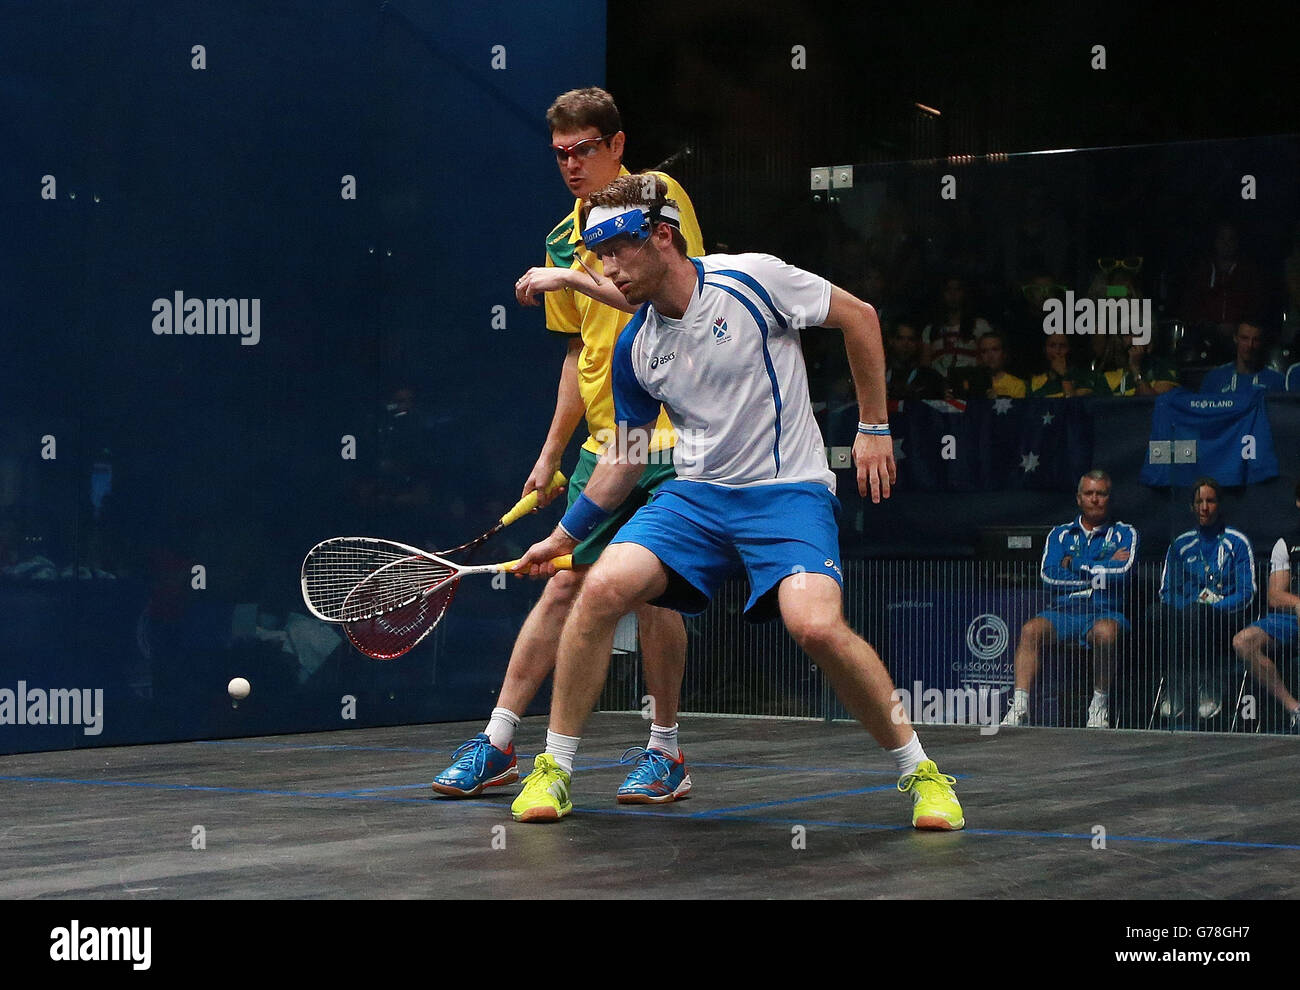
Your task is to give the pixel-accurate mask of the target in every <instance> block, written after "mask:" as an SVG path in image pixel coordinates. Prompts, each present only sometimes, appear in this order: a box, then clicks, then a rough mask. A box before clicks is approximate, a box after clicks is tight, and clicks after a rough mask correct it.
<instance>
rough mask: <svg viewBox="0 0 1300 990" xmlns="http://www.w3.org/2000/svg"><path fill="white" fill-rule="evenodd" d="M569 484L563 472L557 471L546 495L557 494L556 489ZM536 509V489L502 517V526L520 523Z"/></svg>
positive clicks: (547, 488)
mask: <svg viewBox="0 0 1300 990" xmlns="http://www.w3.org/2000/svg"><path fill="white" fill-rule="evenodd" d="M568 483H569V479H568V478H566V477H565V476H564V474H563V472H561V471H556V472H555V474H554V475H552V476H551V481H550V484H548V485H547V486H546V494H547V495H551V494H553V493H554V492H555V489H557V488H560V487H562V486H564V485H567V484H568ZM536 508H537V490H536V489H534V490H533V491H531V492H529V493H528V494H527V495H525V496H524V497H523V498H521V499H520V500H519V501H518V502H516V503H515V507H514V508H513V509H511V510H510V511H509V512H507V513H506V514H505V515H504V516H502V517H501V525H502V526H509V525H510V524H511V523H512V522H517V521H519V520H520V519H522V518H523V517H524V516H526V515H528V513H530V512H532V511H534V510H535V509H536Z"/></svg>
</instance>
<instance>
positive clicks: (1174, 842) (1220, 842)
mask: <svg viewBox="0 0 1300 990" xmlns="http://www.w3.org/2000/svg"><path fill="white" fill-rule="evenodd" d="M4 781H10V782H16V783H31V784H80V785H88V786H94V787H139V788H144V789H148V790H163V791H199V792H203V793H213V794H254V795H261V796H265V797H297V798H331V799H335V800H344V801H378V802H383V803H386V804H416V805H423V806H426V807H427V806H429V805H430V804H444V805H458V806H459V807H461V808H464V809H467V810H468V809H472V810H476V811H478V810H482V811H491V812H492V813H493V814H497V815H499V814H501V812H502V804H501V802H492V803H490V804H489V803H488V802H486V801H476V800H473V799H471V800H465V801H436V800H435V799H433V798H431V797H421V798H401V797H387V796H381V795H379V794H369V793H364V792H359V791H338V792H326V791H273V790H263V789H257V788H249V787H212V786H204V785H199V784H161V783H153V782H149V781H132V780H78V779H73V778H62V777H14V776H0V782H4ZM423 786H425V785H423V784H412V785H403V786H401V787H398V788H395V789H398V790H408V789H415V788H419V787H423ZM875 790H889V788H888V787H881V788H865V789H864V790H862V791H857V792H855V791H846V792H843V793H845V794H853V793H867V792H869V791H875ZM834 796H836V795H835V793H830V794H817V795H812V796H810V797H808V798H806V799H799V798H794V799H790V800H789V801H785V802H779V803H795V802H797V801H799V800H823V799H826V798H829V797H834ZM756 807H759V806H756ZM740 810H742V809H741V808H739V807H736V808H717V809H713V810H710V811H707V812H697V813H695V814H682V813H680V812H672V811H650V810H644V811H643V810H640V809H635V808H628V807H620V808H603V807H602V808H595V807H591V808H588V807H579V806H577V805H575V806H574V811H576V812H579V813H581V814H584V815H621V816H623V817H642V818H676V819H678V820H680V821H697V822H698V821H711V820H712V821H725V822H749V823H753V824H756V825H803V826H804V827H805V828H810V827H813V826H816V827H818V828H838V829H849V830H856V831H882V832H910V831H912V827H911V826H910V825H883V824H879V823H876V822H827V821H815V820H809V819H806V818H802V819H801V818H755V817H751V816H741V817H733V816H736V815H737V814H738V812H739V811H740ZM954 834H956V835H978V836H986V837H988V838H995V839H1068V840H1072V841H1086V842H1089V843H1091V842H1092V840H1093V839H1094V838H1095V836H1094V835H1092V833H1072V832H1032V831H1023V830H1017V829H976V828H968V829H963V830H962V831H961V832H958V833H954ZM1106 841H1107V842H1145V843H1150V844H1153V845H1171V846H1212V847H1215V848H1231V849H1283V850H1286V851H1288V852H1300V844H1292V843H1284V842H1244V841H1233V840H1228V839H1178V838H1173V837H1169V836H1159V835H1107V836H1106Z"/></svg>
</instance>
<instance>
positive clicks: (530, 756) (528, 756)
mask: <svg viewBox="0 0 1300 990" xmlns="http://www.w3.org/2000/svg"><path fill="white" fill-rule="evenodd" d="M184 745H195V746H244V747H251V748H254V749H266V748H275V749H284V750H298V749H300V750H356V751H357V752H376V753H429V754H432V755H435V756H444V755H445V756H450V755H451V753H452V752H454V751H453V750H449V749H428V748H426V747H420V746H354V745H350V744H344V743H337V744H336V743H322V744H303V743H254V742H249V741H247V740H244V739H200V740H197V741H196V742H193V743H186V744H184ZM516 755H517V757H518V758H519V759H521V760H535V759H536V758H537V756H538V754H537V753H518V754H516ZM583 759H584V758H583V757H578V760H577V762H576V764H575V766H576V768H577V769H579V770H604V769H608V768H610V767H617V766H627V767H631V766H632V764H631V763H619V762H610V761H608V760H605V761H600V762H597V763H584V762H582V760H583ZM587 759H596V758H595V757H587ZM688 765H689V766H690V767H691V769H702V770H768V771H771V772H773V773H836V774H860V775H863V776H869V777H897V776H898V771H896V770H874V769H871V768H863V767H797V766H786V765H783V764H770V763H697V762H696V761H694V760H690V761H689V763H688ZM952 776H954V777H956V778H957V779H958V780H966V779H969V775H968V774H953V775H952Z"/></svg>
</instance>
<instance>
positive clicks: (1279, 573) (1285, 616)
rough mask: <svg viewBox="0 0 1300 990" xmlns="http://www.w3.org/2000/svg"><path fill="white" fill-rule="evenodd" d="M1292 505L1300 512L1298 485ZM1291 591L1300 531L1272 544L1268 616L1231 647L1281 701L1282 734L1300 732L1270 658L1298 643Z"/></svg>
mask: <svg viewBox="0 0 1300 990" xmlns="http://www.w3.org/2000/svg"><path fill="white" fill-rule="evenodd" d="M1295 504H1296V508H1297V509H1300V485H1296V488H1295ZM1293 590H1300V529H1297V530H1294V531H1292V532H1291V533H1290V534H1288V535H1287V536H1283V537H1281V538H1280V539H1279V540H1278V541H1277V542H1276V543H1275V544H1273V553H1272V555H1271V563H1270V567H1269V574H1268V607H1269V613H1268V614H1267V615H1266V616H1264V618H1262V619H1260V620H1259V621H1258V622H1253V623H1251V624H1250V625H1248V626H1247V627H1246V628H1245V629H1243V630H1242V631H1241V632H1239V633H1237V635H1236V636H1234V637H1233V639H1232V646H1233V649H1235V650H1236V651H1237V656H1239V657H1241V659H1242V660H1244V661H1245V662H1246V664H1247V666H1248V667H1249V668H1250V673H1251V675H1252V676H1253V677H1254V678H1255V681H1256V683H1258V684H1260V685H1262V686H1263V687H1264V688H1266V689H1267V690H1268V692H1269V693H1270V694H1271V695H1273V697H1275V698H1276V699H1277V700H1278V701H1279V702H1281V704H1282V711H1283V713H1284V715H1285V721H1284V722H1283V729H1284V731H1286V732H1293V733H1300V701H1297V700H1296V699H1295V696H1294V695H1292V694H1291V692H1289V691H1288V690H1287V688H1286V684H1285V683H1284V682H1283V680H1282V677H1281V675H1280V674H1278V671H1277V664H1276V663H1275V662H1274V659H1273V658H1275V657H1277V656H1278V653H1279V651H1282V650H1285V651H1287V652H1288V653H1294V651H1295V648H1296V646H1297V645H1298V644H1300V620H1298V619H1297V615H1300V595H1296V594H1294V593H1293Z"/></svg>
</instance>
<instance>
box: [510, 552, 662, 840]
mask: <svg viewBox="0 0 1300 990" xmlns="http://www.w3.org/2000/svg"><path fill="white" fill-rule="evenodd" d="M667 587H668V573H667V571H666V570H664V566H663V565H662V564H661V563H660V562H659V558H657V557H656V556H655V555H654V554H652V553H651V552H650V551H649V550H647V549H645V547H641V546H637V545H636V544H635V543H617V544H614V545H613V546H610V547H607V548H606V549H605V552H604V553H602V554H601V555H600V560H598V561H597V562H596V564H595V566H594V567H593V568H592V569H591V572H590V573H589V574H588V575H587V578H586V580H585V581H584V582H583V586H582V591H581V592H579V594H578V600H577V601H576V602H575V603H574V606H573V610H572V611H571V612H570V613H569V618H568V620H567V621H566V622H565V623H564V631H563V632H562V633H561V634H560V653H559V659H558V660H557V662H556V665H555V686H554V690H553V692H552V695H551V722H550V726H549V728H548V729H547V730H546V752H544V753H541V754H539V755H538V757H537V759H536V760H535V761H534V763H533V772H532V773H531V774H529V775H528V779H527V780H525V781H524V787H523V790H522V791H520V792H519V796H518V797H517V798H515V800H514V803H513V804H511V806H510V813H511V815H512V816H513V817H514V819H515V821H520V822H546V821H556V820H557V819H560V818H563V817H564V816H565V815H567V814H568V813H569V812H570V811H572V810H573V803H572V802H571V801H570V800H569V784H570V780H571V779H572V774H573V757H574V755H575V754H576V753H577V750H578V743H579V742H580V741H581V739H580V737H581V736H582V728H583V726H584V725H585V724H586V722H587V717H588V716H589V715H590V714H591V711H592V709H593V708H595V707H596V701H597V700H598V699H599V698H600V691H601V688H602V687H603V686H604V684H605V678H606V676H607V675H608V673H609V655H610V651H611V649H612V648H613V645H614V629H615V627H616V626H617V625H618V620H619V619H620V618H622V617H623V616H624V615H626V614H627V613H628V612H629V611H631V610H632V609H634V608H636V607H637V606H639V605H643V604H644V603H645V602H647V601H649V600H650V599H652V598H657V597H658V596H659V595H661V594H663V592H664V590H665V589H666V588H667Z"/></svg>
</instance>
